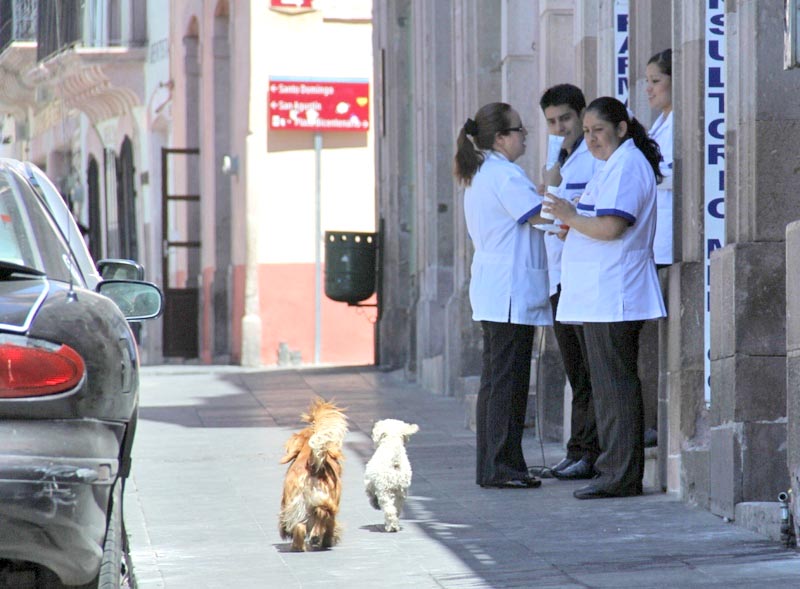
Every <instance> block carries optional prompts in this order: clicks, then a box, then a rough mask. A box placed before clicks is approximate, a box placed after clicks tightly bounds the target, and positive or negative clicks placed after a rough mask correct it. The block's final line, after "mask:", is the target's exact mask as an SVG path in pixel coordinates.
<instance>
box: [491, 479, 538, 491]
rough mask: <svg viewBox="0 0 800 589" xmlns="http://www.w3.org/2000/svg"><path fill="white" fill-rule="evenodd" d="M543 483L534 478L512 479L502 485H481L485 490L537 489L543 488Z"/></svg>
mask: <svg viewBox="0 0 800 589" xmlns="http://www.w3.org/2000/svg"><path fill="white" fill-rule="evenodd" d="M541 486H542V481H540V480H539V479H537V478H534V477H526V478H524V479H511V480H508V481H503V482H501V483H484V484H482V485H481V487H483V488H487V487H491V488H494V489H535V488H536V487H541Z"/></svg>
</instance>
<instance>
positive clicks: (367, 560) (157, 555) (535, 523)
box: [125, 366, 800, 589]
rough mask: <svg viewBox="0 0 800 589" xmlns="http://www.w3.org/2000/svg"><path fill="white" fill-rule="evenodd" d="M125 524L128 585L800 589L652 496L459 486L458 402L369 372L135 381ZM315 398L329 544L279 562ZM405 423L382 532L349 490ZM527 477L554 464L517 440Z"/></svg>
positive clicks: (547, 451)
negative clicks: (328, 423) (289, 495)
mask: <svg viewBox="0 0 800 589" xmlns="http://www.w3.org/2000/svg"><path fill="white" fill-rule="evenodd" d="M142 373H143V374H142V387H141V396H142V401H141V411H140V420H139V430H138V433H137V439H136V443H135V446H134V467H133V476H132V479H131V480H130V481H129V484H128V488H127V491H126V494H127V497H126V505H125V510H126V511H125V519H126V522H127V527H128V533H129V536H130V541H131V556H132V560H133V567H134V575H135V577H136V583H137V586H138V587H139V588H141V589H149V588H154V587H167V588H170V589H199V588H206V587H208V588H212V587H213V588H225V589H231V588H236V589H248V588H278V589H284V588H286V589H289V588H304V589H305V588H315V587H320V588H321V587H326V588H334V589H335V588H347V589H373V588H378V587H380V588H407V587H413V588H414V589H429V588H430V589H433V588H447V589H468V588H469V589H477V588H488V587H492V588H511V587H524V588H534V587H563V588H579V587H580V588H584V587H613V588H618V587H670V588H673V587H698V588H699V587H719V588H722V587H726V588H728V587H769V588H774V587H798V586H800V554H799V553H797V552H795V551H788V550H785V549H783V548H782V547H781V546H780V544H778V543H776V542H774V541H771V540H767V539H766V538H764V537H762V536H759V535H757V534H755V533H752V532H749V531H747V530H745V529H743V528H741V527H739V526H736V525H733V524H730V523H725V522H724V521H722V520H721V519H720V518H718V517H716V516H714V515H712V514H710V513H708V512H707V511H704V510H700V509H694V508H691V507H689V506H687V505H685V504H683V503H681V502H680V501H677V500H676V499H674V498H673V497H670V496H667V495H664V494H661V493H656V492H654V491H653V490H652V489H651V490H650V492H646V494H645V495H644V496H642V497H635V498H626V499H604V500H594V501H578V500H576V499H574V498H573V497H572V491H573V490H574V489H575V488H576V487H578V486H580V485H581V483H579V482H575V483H569V482H560V481H555V480H552V479H549V480H545V481H544V484H543V486H542V487H541V488H539V489H525V490H516V489H503V490H500V489H481V488H480V487H478V486H477V485H475V484H474V482H473V481H474V460H475V458H474V454H475V441H474V434H473V433H472V432H470V431H469V430H467V429H466V428H465V427H464V407H463V405H462V403H461V402H460V401H459V400H457V399H453V398H444V397H438V396H435V395H432V394H430V393H427V392H425V391H422V390H421V389H419V388H417V387H415V386H412V385H409V384H407V383H405V382H403V381H402V380H401V379H399V378H398V377H397V376H395V375H392V374H386V373H382V372H379V371H377V370H375V369H373V368H371V367H365V368H362V369H359V368H328V369H307V370H280V371H278V370H267V371H251V370H245V369H239V368H234V367H218V368H209V367H202V366H157V367H145V368H144V369H143V370H142ZM314 395H321V396H322V397H324V398H326V399H331V398H335V400H336V401H337V402H338V403H339V404H340V405H341V406H343V407H345V408H347V414H348V416H349V418H350V433H349V434H348V436H347V439H346V448H345V454H346V463H345V473H344V479H345V480H344V485H345V489H344V495H343V499H342V506H341V520H342V522H343V524H344V528H345V529H344V535H343V540H342V542H341V544H339V545H338V546H335V547H334V548H333V549H331V550H329V551H323V552H308V553H293V552H290V551H289V550H288V546H289V545H288V543H287V542H286V541H284V540H281V538H280V536H279V535H278V530H277V514H278V509H279V505H280V492H281V484H282V480H283V474H284V472H285V470H286V467H285V466H283V465H280V464H279V463H278V461H279V459H280V457H281V456H282V454H283V444H284V442H285V441H286V439H287V438H288V437H289V435H291V433H293V432H295V431H297V430H298V429H299V428H300V427H301V423H300V421H299V415H300V413H302V412H303V411H305V410H306V408H307V407H308V403H309V401H310V400H311V399H312V398H313V396H314ZM387 417H392V418H398V419H403V420H405V421H409V422H414V423H417V424H419V426H420V432H419V433H418V434H416V435H415V436H413V437H412V438H411V441H410V443H409V446H408V453H409V457H410V460H411V464H412V467H413V469H414V479H413V483H412V487H411V496H410V497H409V500H408V502H407V504H406V510H405V512H404V513H403V515H402V517H401V524H402V526H403V529H402V530H401V531H400V532H399V533H397V534H389V533H385V532H383V531H382V521H383V518H382V514H381V513H380V512H378V511H375V510H373V509H372V508H371V507H370V505H369V503H368V501H367V498H366V495H365V494H364V490H363V482H362V477H363V471H364V465H365V463H366V461H367V460H368V459H369V457H370V455H371V452H372V443H371V440H370V438H369V433H370V431H371V428H372V424H373V422H374V421H375V420H376V419H381V418H387ZM525 452H526V457H527V459H528V463H529V464H530V465H539V464H542V463H543V458H542V454H543V453H544V455H545V458H544V462H547V463H552V462H553V461H555V460H557V459H559V458H561V455H562V450H561V448H560V447H559V446H558V445H556V444H546V445H544V447H543V448H542V446H541V445H540V444H539V442H538V440H537V439H536V438H535V437H534V436H533V435H530V436H527V437H526V439H525ZM646 491H647V489H646Z"/></svg>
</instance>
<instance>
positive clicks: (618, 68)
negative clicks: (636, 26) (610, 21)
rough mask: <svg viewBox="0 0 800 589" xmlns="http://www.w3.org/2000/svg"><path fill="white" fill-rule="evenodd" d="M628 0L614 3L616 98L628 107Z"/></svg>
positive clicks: (616, 0)
mask: <svg viewBox="0 0 800 589" xmlns="http://www.w3.org/2000/svg"><path fill="white" fill-rule="evenodd" d="M628 54H629V52H628V0H615V2H614V97H615V98H616V99H617V100H619V101H620V102H621V103H622V104H624V105H625V106H628Z"/></svg>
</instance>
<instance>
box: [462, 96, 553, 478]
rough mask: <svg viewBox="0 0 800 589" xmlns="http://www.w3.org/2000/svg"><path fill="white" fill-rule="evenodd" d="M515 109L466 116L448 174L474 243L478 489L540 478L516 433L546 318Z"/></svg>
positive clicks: (539, 240)
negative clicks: (459, 190) (479, 342)
mask: <svg viewBox="0 0 800 589" xmlns="http://www.w3.org/2000/svg"><path fill="white" fill-rule="evenodd" d="M526 135H527V131H526V129H525V127H524V126H523V124H522V121H521V120H520V116H519V113H518V112H517V111H516V110H514V109H513V108H511V106H510V105H508V104H505V103H502V102H495V103H491V104H487V105H486V106H483V107H482V108H481V109H480V110H478V112H477V113H476V114H475V118H474V119H467V122H466V123H465V124H464V127H463V128H462V129H461V132H460V133H459V135H458V139H457V143H458V150H457V152H456V156H455V165H454V173H455V176H456V179H457V180H458V181H459V183H460V184H461V185H463V186H465V187H466V190H465V191H464V214H465V217H466V223H467V230H468V232H469V236H470V238H471V240H472V244H473V246H474V247H475V253H474V256H473V259H472V267H471V278H470V286H469V298H470V303H471V305H472V318H473V319H474V320H475V321H480V322H481V327H482V330H483V362H482V369H481V384H480V390H479V392H478V404H477V409H476V421H477V468H476V482H477V483H478V484H479V485H480V486H481V487H499V488H506V489H508V488H516V489H525V488H533V487H538V486H540V485H541V481H540V480H538V479H536V478H534V477H531V476H530V475H529V474H528V468H527V465H526V463H525V458H524V457H523V453H522V433H523V427H524V423H525V409H526V406H527V402H528V389H529V386H530V367H531V352H532V349H533V333H534V326H535V325H552V322H553V319H552V311H551V309H550V299H549V296H548V294H549V293H548V282H547V256H546V253H545V249H544V239H543V237H542V233H541V232H540V231H538V230H536V229H534V228H532V227H531V224H532V223H540V222H542V219H541V217H540V216H539V213H540V212H541V203H542V197H541V196H540V195H539V193H538V192H537V191H536V189H535V187H534V186H533V184H532V183H531V181H530V180H529V179H528V177H527V175H526V174H525V172H524V171H523V170H522V168H520V167H519V166H518V165H517V164H515V163H514V160H516V159H517V158H518V157H520V156H521V155H522V154H523V153H525V137H526Z"/></svg>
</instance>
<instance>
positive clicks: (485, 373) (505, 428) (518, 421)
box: [476, 321, 534, 485]
mask: <svg viewBox="0 0 800 589" xmlns="http://www.w3.org/2000/svg"><path fill="white" fill-rule="evenodd" d="M481 327H482V328H483V366H482V370H481V386H480V390H479V391H478V404H477V408H476V422H477V469H476V482H477V483H478V484H479V485H487V484H496V483H502V482H504V481H508V480H512V479H521V478H523V477H526V476H527V475H528V467H527V465H526V464H525V458H524V456H523V455H522V433H523V428H524V427H525V409H526V407H527V405H528V389H529V387H530V378H531V352H532V350H533V333H534V327H533V326H532V325H517V324H514V323H495V322H492V321H481Z"/></svg>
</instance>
